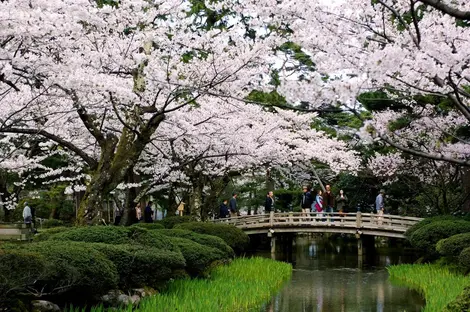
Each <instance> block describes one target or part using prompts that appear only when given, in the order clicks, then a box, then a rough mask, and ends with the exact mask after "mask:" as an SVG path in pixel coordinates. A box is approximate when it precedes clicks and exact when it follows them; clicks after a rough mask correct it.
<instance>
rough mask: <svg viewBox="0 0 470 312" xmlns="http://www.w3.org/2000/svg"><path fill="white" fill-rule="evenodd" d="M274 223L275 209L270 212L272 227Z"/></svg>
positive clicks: (270, 224)
mask: <svg viewBox="0 0 470 312" xmlns="http://www.w3.org/2000/svg"><path fill="white" fill-rule="evenodd" d="M273 224H274V211H270V212H269V226H270V227H272V226H273Z"/></svg>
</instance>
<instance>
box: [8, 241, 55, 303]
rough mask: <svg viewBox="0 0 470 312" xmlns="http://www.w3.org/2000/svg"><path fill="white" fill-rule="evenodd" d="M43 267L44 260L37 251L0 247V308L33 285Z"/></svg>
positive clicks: (40, 276)
mask: <svg viewBox="0 0 470 312" xmlns="http://www.w3.org/2000/svg"><path fill="white" fill-rule="evenodd" d="M45 267H46V262H45V260H44V258H43V257H42V256H41V255H40V254H38V253H34V252H30V251H27V250H15V249H13V250H1V249H0V310H2V308H3V309H6V308H7V307H9V306H10V305H12V304H13V302H12V301H14V298H15V297H16V296H17V295H18V293H21V292H24V291H25V290H26V288H27V287H32V286H34V284H35V283H36V281H37V280H39V279H41V278H42V273H43V271H44V268H45ZM5 311H7V310H5Z"/></svg>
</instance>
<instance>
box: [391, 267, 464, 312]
mask: <svg viewBox="0 0 470 312" xmlns="http://www.w3.org/2000/svg"><path fill="white" fill-rule="evenodd" d="M388 272H389V274H390V278H391V280H392V281H396V282H398V283H400V284H404V285H406V286H408V287H411V288H413V289H416V290H418V291H420V292H421V293H422V294H423V295H424V297H425V298H426V306H425V308H424V311H425V312H442V311H444V310H445V307H446V306H447V304H449V303H450V302H451V301H453V300H455V298H456V297H457V296H458V295H460V294H461V293H462V291H463V289H464V287H465V286H468V285H470V277H466V276H463V275H458V274H455V273H452V272H451V271H450V270H449V269H448V268H446V267H442V266H438V265H435V264H402V265H397V266H391V267H389V268H388Z"/></svg>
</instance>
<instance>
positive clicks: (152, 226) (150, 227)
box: [131, 222, 165, 230]
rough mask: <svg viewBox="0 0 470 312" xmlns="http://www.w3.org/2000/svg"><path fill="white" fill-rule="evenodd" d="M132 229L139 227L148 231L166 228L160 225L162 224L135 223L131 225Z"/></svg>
mask: <svg viewBox="0 0 470 312" xmlns="http://www.w3.org/2000/svg"><path fill="white" fill-rule="evenodd" d="M132 227H139V228H144V229H147V230H160V229H164V228H165V227H164V226H163V224H160V223H156V222H154V223H135V224H133V225H131V228H132Z"/></svg>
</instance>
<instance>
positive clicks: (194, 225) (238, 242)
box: [175, 222, 250, 253]
mask: <svg viewBox="0 0 470 312" xmlns="http://www.w3.org/2000/svg"><path fill="white" fill-rule="evenodd" d="M175 228H178V229H183V230H189V231H193V232H196V233H200V234H208V235H213V236H218V237H220V238H222V239H223V240H224V241H225V242H226V243H227V245H229V246H230V247H232V249H233V250H234V251H235V252H236V253H238V252H241V251H243V250H244V249H245V247H246V246H247V245H248V243H249V242H250V238H249V237H248V235H246V234H245V233H244V232H243V231H242V230H240V229H239V228H237V227H235V226H233V225H228V224H218V223H205V222H190V223H181V224H178V225H177V226H175Z"/></svg>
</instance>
